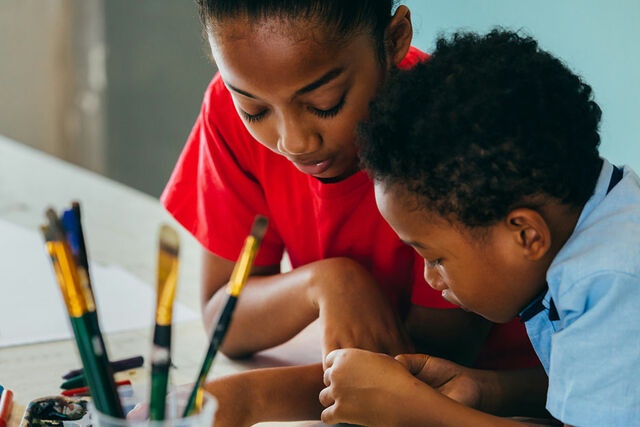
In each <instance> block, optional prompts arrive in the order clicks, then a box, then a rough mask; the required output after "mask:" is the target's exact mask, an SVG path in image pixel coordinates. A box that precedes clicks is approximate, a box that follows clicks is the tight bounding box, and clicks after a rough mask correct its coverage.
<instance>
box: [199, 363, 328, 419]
mask: <svg viewBox="0 0 640 427" xmlns="http://www.w3.org/2000/svg"><path fill="white" fill-rule="evenodd" d="M323 387H324V385H323V383H322V366H321V365H320V364H317V365H307V366H295V367H286V368H268V369H257V370H253V371H247V372H242V373H239V374H234V375H229V376H226V377H221V378H217V379H215V380H213V381H210V382H208V383H207V384H206V385H205V388H206V390H207V391H208V392H209V393H211V394H212V395H214V396H215V397H216V399H217V400H218V410H217V411H216V416H215V427H227V426H228V427H243V426H250V425H253V424H255V423H258V422H263V421H296V420H318V419H320V413H321V412H322V409H323V407H322V405H320V402H319V401H318V394H319V393H320V390H322V388H323Z"/></svg>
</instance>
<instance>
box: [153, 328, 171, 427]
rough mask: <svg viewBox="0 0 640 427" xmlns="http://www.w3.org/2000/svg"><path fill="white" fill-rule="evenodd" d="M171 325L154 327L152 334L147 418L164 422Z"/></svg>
mask: <svg viewBox="0 0 640 427" xmlns="http://www.w3.org/2000/svg"><path fill="white" fill-rule="evenodd" d="M170 348H171V325H166V326H162V325H156V328H155V331H154V333H153V353H152V355H151V358H152V360H151V401H150V402H149V418H150V419H151V420H164V411H165V402H166V398H167V385H168V383H169V367H170V366H171V357H170V353H169V351H170Z"/></svg>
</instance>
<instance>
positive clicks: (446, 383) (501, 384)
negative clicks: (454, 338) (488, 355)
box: [396, 354, 549, 417]
mask: <svg viewBox="0 0 640 427" xmlns="http://www.w3.org/2000/svg"><path fill="white" fill-rule="evenodd" d="M396 360H397V361H398V362H400V363H401V364H402V365H403V366H404V367H405V368H406V369H407V370H408V371H409V372H410V373H411V374H412V375H414V376H415V377H416V378H418V379H419V380H420V381H422V382H424V383H426V384H427V385H430V386H431V387H433V388H435V389H436V390H438V391H439V392H441V393H442V394H444V395H446V396H448V397H450V398H452V399H454V400H456V401H458V402H461V403H464V404H465V405H467V406H470V407H472V408H475V409H478V410H480V411H482V412H488V413H491V414H494V415H500V416H529V417H549V413H548V412H547V411H546V410H545V409H544V404H545V401H546V393H547V386H548V383H549V382H548V378H547V374H546V373H545V371H544V368H542V366H538V367H535V368H529V369H520V370H512V371H489V370H480V369H470V368H466V367H464V366H460V365H458V364H455V363H453V362H450V361H448V360H445V359H441V358H438V357H433V356H428V355H425V354H401V355H399V356H396Z"/></svg>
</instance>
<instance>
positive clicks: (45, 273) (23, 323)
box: [0, 219, 199, 348]
mask: <svg viewBox="0 0 640 427" xmlns="http://www.w3.org/2000/svg"><path fill="white" fill-rule="evenodd" d="M149 256H153V254H149ZM90 269H91V276H92V283H93V288H94V293H95V299H96V305H97V307H98V316H99V318H100V327H101V329H102V332H103V333H109V332H118V331H126V330H133V329H141V328H146V327H149V328H151V327H152V326H153V313H154V309H155V308H154V307H155V291H154V290H153V289H152V288H151V287H150V286H148V285H146V284H145V283H144V282H142V281H140V280H139V279H138V278H136V277H135V276H133V275H131V274H130V273H128V272H127V271H125V270H123V269H122V268H119V267H105V266H101V265H99V264H96V263H92V264H91V265H90ZM198 317H199V316H198V315H197V314H196V313H195V312H194V311H193V310H191V309H189V308H188V307H186V306H184V305H182V304H178V303H176V304H175V305H174V313H173V322H174V323H178V322H184V321H188V320H194V319H197V318H198ZM71 337H72V332H71V328H70V324H69V318H68V316H67V313H66V309H65V307H64V303H63V301H62V295H61V294H60V288H59V287H58V283H57V282H56V280H55V278H54V275H53V270H52V267H51V262H50V261H49V256H48V254H47V252H46V249H45V246H44V242H43V239H42V237H41V236H40V234H38V233H37V232H35V231H30V230H27V229H24V228H22V227H19V226H16V225H14V224H12V223H9V222H7V221H4V220H2V219H0V348H2V347H7V346H12V345H20V344H30V343H37V342H44V341H54V340H60V339H67V338H71Z"/></svg>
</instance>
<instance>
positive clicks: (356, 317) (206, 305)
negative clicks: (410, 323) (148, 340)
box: [201, 251, 409, 357]
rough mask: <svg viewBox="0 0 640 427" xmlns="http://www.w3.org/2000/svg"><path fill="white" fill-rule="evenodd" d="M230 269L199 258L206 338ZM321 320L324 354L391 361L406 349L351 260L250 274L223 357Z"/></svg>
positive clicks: (375, 289)
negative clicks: (352, 352) (362, 354)
mask: <svg viewBox="0 0 640 427" xmlns="http://www.w3.org/2000/svg"><path fill="white" fill-rule="evenodd" d="M233 266H234V263H233V262H231V261H228V260H225V259H223V258H220V257H218V256H216V255H214V254H212V253H209V252H207V251H205V253H204V259H203V283H202V295H201V296H202V304H203V318H204V323H205V329H207V330H208V331H211V329H212V328H213V327H214V322H215V319H216V315H217V313H218V312H219V311H220V310H221V308H222V307H223V305H224V303H225V301H226V298H227V296H226V290H225V285H226V283H227V281H228V280H229V277H230V276H231V272H232V270H233ZM318 317H319V318H320V321H321V325H322V329H323V333H324V336H323V345H322V347H323V355H324V354H326V353H328V352H329V351H331V350H333V349H336V348H345V347H358V348H365V349H368V350H372V351H380V352H385V353H390V354H398V353H403V352H407V351H408V350H409V345H408V343H409V340H408V337H407V336H406V335H405V334H404V328H403V327H402V325H401V322H400V320H399V319H398V316H397V315H396V314H395V311H394V309H393V308H392V307H391V305H390V303H389V301H388V299H387V298H386V296H385V295H384V294H383V293H382V291H381V289H380V286H379V285H378V284H377V283H376V282H375V280H374V278H373V277H372V275H371V274H370V273H369V272H368V271H367V270H366V269H365V268H364V267H362V266H361V265H359V264H358V263H356V262H355V261H353V260H350V259H348V258H329V259H324V260H321V261H316V262H313V263H310V264H307V265H305V266H302V267H299V268H296V269H294V270H292V271H290V272H287V273H283V274H281V273H279V267H278V266H270V267H254V269H253V271H252V276H251V277H250V278H249V280H248V282H247V284H246V285H245V288H244V290H243V291H242V294H241V296H240V298H239V299H238V303H237V306H236V309H235V311H234V315H233V322H232V323H231V326H230V328H229V331H228V333H227V336H226V338H225V340H224V344H223V346H222V351H223V352H224V353H225V354H226V355H228V356H230V357H241V356H246V355H249V354H251V353H254V352H256V351H260V350H263V349H266V348H270V347H274V346H276V345H279V344H281V343H284V342H285V341H287V340H289V339H290V338H292V337H293V336H295V335H296V334H297V333H298V332H300V331H301V330H302V329H303V328H304V327H306V326H307V325H308V324H309V323H311V322H312V321H313V320H314V319H316V318H318Z"/></svg>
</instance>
